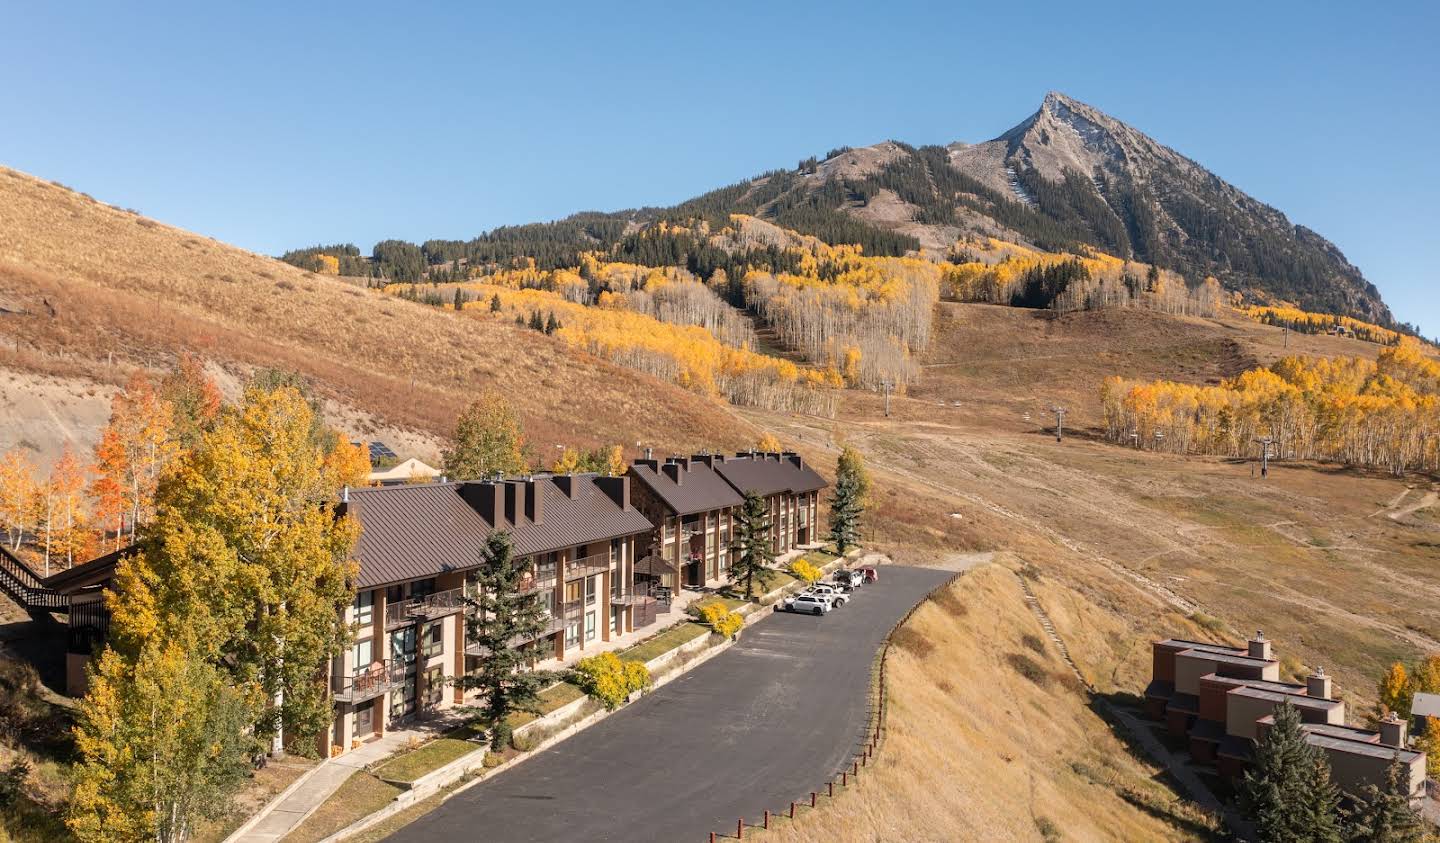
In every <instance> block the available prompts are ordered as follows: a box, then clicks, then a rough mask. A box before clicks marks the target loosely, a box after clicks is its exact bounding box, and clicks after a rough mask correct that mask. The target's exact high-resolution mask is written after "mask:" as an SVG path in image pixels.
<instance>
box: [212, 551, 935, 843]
mask: <svg viewBox="0 0 1440 843" xmlns="http://www.w3.org/2000/svg"><path fill="white" fill-rule="evenodd" d="M859 555H860V554H859V549H858V548H856V549H854V550H851V551H850V552H848V553H846V554H845V555H844V556H841V557H839V558H837V559H835V560H833V561H831V562H828V563H826V564H825V565H823V566H821V570H822V571H824V572H826V573H829V572H831V571H833V570H835V569H836V568H838V567H841V566H843V565H844V564H845V563H846V562H847V561H853V560H854V559H856V558H858V557H859ZM798 588H800V583H799V582H798V581H796V582H792V583H789V584H787V585H783V586H781V587H780V588H777V589H775V590H774V591H771V592H768V593H766V594H764V595H761V596H760V597H757V598H756V600H755V602H754V603H747V604H746V605H745V606H743V607H741V610H737V612H739V613H740V614H741V616H742V617H743V618H744V620H745V626H746V627H749V626H751V625H753V624H756V623H759V622H760V621H762V620H764V619H765V618H767V617H769V616H770V615H771V614H772V613H771V612H769V611H765V610H766V609H769V608H770V607H771V605H773V603H774V600H775V599H778V598H779V597H780V596H781V595H783V594H785V593H786V592H787V591H790V590H795V589H798ZM772 598H774V599H772ZM766 600H769V601H770V602H768V603H767V602H765V601H766ZM742 610H743V611H742ZM911 611H912V612H913V611H914V610H913V609H912V610H911ZM907 617H908V616H907ZM713 637H714V633H709V634H706V635H703V636H701V637H699V638H696V639H695V640H694V641H687V642H685V643H684V644H681V645H680V646H679V647H676V648H675V649H673V650H670V651H669V652H667V653H661V654H660V655H658V656H656V657H655V658H653V659H651V660H650V661H648V662H646V663H645V666H646V667H647V668H650V669H651V671H652V673H653V672H654V671H656V670H663V669H664V668H666V667H668V666H669V665H670V663H671V662H674V661H676V660H677V659H680V658H682V657H683V656H687V655H692V654H694V655H695V657H694V658H689V659H687V660H685V661H682V662H681V663H680V666H679V667H678V668H676V669H673V670H669V671H667V672H666V673H664V674H663V675H660V676H657V677H655V678H654V681H653V683H652V684H651V686H650V689H649V690H648V691H646V692H645V693H652V692H654V691H655V690H656V689H657V688H660V687H662V686H664V685H666V684H668V683H670V682H672V681H674V680H676V679H678V678H680V677H681V676H684V675H685V674H686V673H688V672H690V671H691V670H693V669H695V668H697V667H699V666H700V665H702V664H704V663H705V662H707V661H709V660H710V659H713V658H715V657H716V656H718V655H720V654H721V653H723V652H725V651H726V650H728V649H730V647H732V646H734V644H735V639H733V638H732V639H725V640H723V641H718V642H717V641H712V640H711V639H712V638H713ZM657 662H658V663H659V664H657ZM652 665H655V667H651V666H652ZM587 702H591V699H590V697H588V696H586V697H581V698H580V699H578V700H575V701H574V702H571V703H567V704H566V705H564V706H562V707H560V708H557V709H556V710H554V711H552V712H550V713H549V714H546V715H544V716H543V717H537V718H536V719H534V720H532V721H530V722H529V723H526V724H525V725H524V726H521V727H520V728H518V729H516V730H515V733H516V734H522V733H523V732H525V731H528V730H531V729H534V728H538V727H539V726H540V725H541V724H542V723H546V722H552V723H553V722H559V721H563V720H564V719H565V717H567V716H569V715H571V714H573V713H574V710H578V709H579V708H581V707H583V705H584V704H585V703H587ZM627 704H628V703H627ZM624 708H625V706H623V705H622V706H620V707H619V708H616V709H615V710H614V711H607V710H605V709H603V708H602V709H601V710H600V711H597V712H595V713H594V714H591V715H589V716H587V717H585V718H583V719H582V720H579V721H577V722H575V723H572V724H571V725H569V726H567V727H565V728H564V729H562V730H561V731H560V732H558V733H556V734H554V735H552V736H551V737H550V738H548V739H546V740H545V741H544V742H543V743H541V744H539V745H537V746H536V747H534V748H533V749H531V750H530V751H529V752H525V753H521V754H520V755H519V756H517V757H516V758H515V759H513V760H512V761H510V762H507V763H505V764H502V765H500V766H499V767H492V768H488V769H485V768H483V767H482V764H483V762H484V758H485V753H486V752H488V751H489V748H488V747H477V749H476V750H475V751H474V752H472V753H470V754H468V755H464V756H461V757H460V758H457V759H455V760H454V761H452V762H450V763H449V764H447V765H446V766H444V767H441V768H439V769H437V770H432V771H431V772H429V773H426V774H425V775H424V776H421V777H420V778H419V779H416V780H415V781H413V782H408V783H407V782H391V783H392V784H396V785H399V786H402V787H407V788H408V789H407V790H405V791H404V792H403V793H400V794H398V795H397V796H396V797H395V799H394V800H393V801H392V802H390V803H389V804H388V805H386V806H385V807H383V808H381V809H380V810H378V811H375V812H373V813H371V814H368V815H366V816H364V817H361V818H360V819H358V820H356V821H355V822H353V823H351V824H350V825H348V826H346V827H345V828H342V829H340V830H339V831H337V832H335V833H334V834H331V835H330V836H328V837H326V838H324V839H322V840H321V841H320V843H340V841H343V840H346V839H349V838H350V837H353V836H354V835H357V834H359V833H361V832H363V831H365V830H367V829H369V828H371V827H372V826H375V825H377V824H378V823H380V822H383V821H384V820H387V819H389V818H390V817H393V816H395V815H396V814H398V813H401V812H402V811H405V810H406V809H408V808H411V807H413V806H415V805H416V804H418V803H420V802H423V801H424V800H426V799H429V798H431V797H432V796H435V795H436V794H438V793H441V792H442V791H443V790H444V788H445V787H447V786H448V785H451V784H453V783H455V782H456V781H459V780H461V779H463V778H465V776H467V775H472V774H473V777H472V778H471V779H470V780H469V781H466V782H464V783H463V784H461V785H460V786H459V787H456V788H455V789H454V790H451V791H450V792H449V793H446V794H444V798H442V799H441V800H440V801H441V803H444V802H446V801H449V799H450V798H451V797H453V796H455V795H456V794H459V793H463V792H464V791H466V790H469V789H470V788H472V787H474V786H475V785H477V784H480V783H481V782H484V781H487V780H489V779H490V778H491V777H492V776H496V775H499V774H500V773H503V772H505V771H507V770H512V769H514V768H515V767H516V766H518V765H519V764H521V763H523V762H524V761H526V760H527V759H529V758H531V757H533V756H536V755H539V754H540V753H541V752H544V751H545V750H547V749H549V748H551V747H553V746H554V745H555V744H558V743H560V742H561V741H563V740H565V739H566V738H569V737H571V736H572V735H574V734H576V733H578V732H580V731H582V730H584V729H587V728H589V727H590V726H593V725H594V724H596V723H598V722H600V721H601V720H604V719H605V718H606V717H609V716H610V715H612V714H615V713H616V712H618V711H622V710H624ZM476 768H480V771H479V772H478V773H477V772H475V770H476ZM316 769H318V767H317V768H316ZM312 772H313V771H312ZM356 772H364V771H362V770H358V769H357V771H356ZM306 775H309V774H308V773H307V774H306ZM371 775H374V774H373V773H372V774H371ZM376 778H380V777H379V776H376ZM427 779H429V780H428V781H427ZM381 780H382V781H386V780H385V779H381ZM298 784H299V781H298V780H297V782H295V783H294V784H292V787H293V786H295V785H298ZM287 790H288V789H287ZM271 804H278V799H277V800H272V802H271ZM320 804H324V803H323V802H322V803H320ZM318 808H319V805H316V806H315V808H312V809H311V811H310V812H308V813H307V814H306V817H308V816H309V814H310V813H314V811H315V810H316V809H318ZM304 819H305V818H304V817H302V818H301V822H303V821H304ZM254 821H255V822H258V821H259V816H258V815H257V817H256V818H254ZM299 826H300V823H299V822H297V823H296V824H295V828H299ZM292 830H293V829H292ZM225 843H231V842H230V840H229V839H228V838H227V840H226V841H225Z"/></svg>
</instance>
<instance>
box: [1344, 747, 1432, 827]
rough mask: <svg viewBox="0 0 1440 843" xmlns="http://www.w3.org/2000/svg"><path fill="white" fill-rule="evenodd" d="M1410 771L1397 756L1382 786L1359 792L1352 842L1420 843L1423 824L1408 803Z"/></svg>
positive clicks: (1397, 755)
mask: <svg viewBox="0 0 1440 843" xmlns="http://www.w3.org/2000/svg"><path fill="white" fill-rule="evenodd" d="M1409 790H1410V771H1409V770H1408V769H1407V768H1406V767H1405V765H1403V764H1401V763H1400V753H1399V752H1396V753H1395V757H1394V758H1393V759H1392V760H1391V762H1390V768H1389V770H1388V771H1387V772H1386V776H1385V786H1384V787H1378V786H1376V785H1373V784H1372V785H1368V786H1367V787H1365V789H1364V790H1363V791H1362V792H1361V794H1360V796H1359V799H1358V800H1357V801H1358V802H1359V805H1360V807H1359V809H1358V810H1357V811H1356V813H1355V816H1354V818H1353V820H1352V824H1351V839H1352V840H1364V841H1366V843H1419V841H1421V840H1424V839H1425V823H1424V820H1422V819H1421V817H1420V813H1419V812H1418V811H1416V810H1415V807H1414V806H1413V805H1412V804H1411V802H1410V792H1409Z"/></svg>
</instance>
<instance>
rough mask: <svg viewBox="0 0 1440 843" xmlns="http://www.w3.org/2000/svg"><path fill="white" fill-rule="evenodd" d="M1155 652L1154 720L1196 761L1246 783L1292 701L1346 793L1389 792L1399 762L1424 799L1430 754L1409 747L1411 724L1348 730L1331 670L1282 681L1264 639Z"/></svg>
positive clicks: (1148, 705)
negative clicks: (1260, 748) (1261, 744)
mask: <svg viewBox="0 0 1440 843" xmlns="http://www.w3.org/2000/svg"><path fill="white" fill-rule="evenodd" d="M1151 649H1152V668H1153V676H1152V679H1151V681H1150V685H1149V687H1147V688H1146V689H1145V709H1146V713H1147V714H1148V715H1149V716H1150V717H1152V718H1154V719H1156V720H1164V721H1165V724H1166V727H1167V729H1168V731H1169V732H1170V733H1171V734H1172V735H1174V736H1175V737H1177V738H1181V739H1185V740H1188V742H1189V748H1190V755H1191V757H1192V758H1194V759H1195V761H1197V762H1199V763H1202V764H1213V765H1214V766H1215V767H1216V768H1217V769H1218V770H1219V771H1220V772H1221V773H1222V774H1224V775H1226V776H1228V777H1230V778H1232V779H1235V778H1239V777H1241V776H1243V775H1244V773H1245V770H1246V769H1247V768H1248V767H1249V765H1250V762H1251V758H1252V757H1253V753H1254V750H1255V745H1256V743H1257V742H1258V741H1260V740H1263V739H1264V737H1265V733H1266V731H1267V730H1268V729H1269V728H1270V727H1271V726H1273V725H1274V723H1275V712H1276V710H1277V709H1278V708H1279V707H1280V706H1281V705H1283V704H1285V703H1287V702H1288V703H1290V704H1291V705H1292V706H1294V707H1295V708H1296V709H1297V710H1298V711H1299V713H1300V719H1301V721H1302V725H1301V729H1303V730H1304V732H1305V741H1306V742H1307V743H1309V744H1311V745H1312V746H1315V747H1318V748H1320V749H1323V750H1324V751H1325V755H1326V757H1327V758H1328V759H1329V761H1330V769H1331V775H1332V776H1333V777H1334V780H1335V783H1336V784H1337V785H1339V786H1340V788H1341V789H1342V790H1344V791H1346V792H1347V793H1350V794H1357V793H1359V792H1360V791H1361V788H1363V787H1364V786H1365V785H1367V784H1374V785H1379V786H1384V784H1385V782H1386V775H1387V771H1388V768H1389V765H1390V763H1391V761H1392V760H1393V759H1396V758H1398V759H1399V760H1400V763H1401V764H1402V765H1404V767H1405V769H1406V771H1407V773H1408V782H1409V789H1410V793H1411V796H1412V798H1414V799H1419V798H1420V797H1421V796H1423V795H1424V788H1425V753H1423V752H1417V751H1415V750H1412V749H1410V748H1409V747H1408V742H1407V740H1406V734H1405V733H1406V728H1405V725H1406V724H1405V723H1403V722H1402V721H1400V720H1397V719H1394V718H1390V719H1387V720H1385V721H1382V722H1381V723H1380V728H1379V730H1378V731H1372V730H1369V729H1359V728H1355V727H1353V726H1348V725H1346V723H1345V703H1344V702H1343V701H1341V700H1338V699H1335V697H1334V688H1333V686H1332V683H1331V678H1330V677H1329V676H1327V675H1326V674H1325V670H1324V668H1317V669H1316V671H1315V673H1313V674H1311V675H1310V677H1309V678H1307V679H1306V681H1305V684H1303V685H1301V684H1298V683H1292V682H1282V681H1280V663H1279V662H1278V661H1276V660H1275V657H1274V653H1273V652H1272V650H1271V646H1270V642H1269V641H1268V640H1266V639H1265V636H1264V635H1263V634H1262V633H1259V632H1257V633H1255V637H1254V638H1252V639H1251V640H1250V641H1249V642H1247V643H1246V646H1245V647H1230V646H1226V645H1224V644H1210V643H1205V642H1201V641H1184V640H1179V639H1173V638H1172V639H1167V640H1165V641H1156V642H1155V643H1154V644H1153V645H1152V647H1151Z"/></svg>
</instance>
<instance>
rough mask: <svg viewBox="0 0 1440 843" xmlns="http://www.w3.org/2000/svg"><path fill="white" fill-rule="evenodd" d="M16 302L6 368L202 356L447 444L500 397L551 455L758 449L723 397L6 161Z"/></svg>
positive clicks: (5, 221) (3, 211) (84, 375)
mask: <svg viewBox="0 0 1440 843" xmlns="http://www.w3.org/2000/svg"><path fill="white" fill-rule="evenodd" d="M0 306H4V307H5V308H7V309H8V310H11V311H13V310H22V311H24V312H23V313H13V312H4V311H0V334H3V336H4V342H3V343H0V367H3V368H8V369H10V370H12V371H18V372H21V373H30V374H41V375H46V376H62V377H72V378H79V379H82V380H85V381H90V382H94V383H97V384H100V385H104V384H111V385H113V384H116V383H118V382H120V381H122V380H123V378H124V377H125V369H126V368H128V367H129V366H134V365H139V366H146V367H163V366H165V365H167V364H168V363H169V361H170V360H171V359H172V355H173V354H174V353H175V352H176V351H179V350H182V349H190V350H193V351H196V352H198V353H200V354H202V355H205V356H206V357H209V358H211V359H214V360H217V361H219V362H220V363H222V364H225V365H227V366H228V367H231V368H234V369H235V370H237V371H244V370H246V369H248V368H250V367H256V366H282V367H286V368H291V369H295V370H298V371H300V372H302V373H304V374H306V375H308V376H310V377H312V378H313V379H314V380H315V381H316V382H317V383H318V384H320V387H321V389H322V390H323V391H324V392H325V393H326V394H327V395H328V397H331V398H333V399H335V400H336V401H338V402H340V403H341V404H342V405H345V406H347V407H350V408H355V409H358V410H362V411H367V412H368V413H371V414H374V415H375V416H378V417H380V418H381V419H383V420H384V421H385V422H387V423H388V424H392V425H397V426H400V427H407V428H412V429H416V430H421V431H430V432H437V433H444V432H446V431H448V430H449V428H450V425H451V424H452V422H453V420H454V417H455V415H456V413H457V412H458V411H459V410H460V408H461V407H462V406H463V404H464V403H465V401H466V400H467V398H468V397H469V396H471V395H473V393H474V392H475V391H476V390H478V389H479V388H481V387H485V386H494V387H497V388H499V389H501V390H502V391H504V392H505V393H506V394H507V395H509V396H510V397H511V399H512V400H513V401H514V402H515V403H516V405H517V408H518V409H519V411H520V412H521V414H522V416H523V417H524V420H525V422H526V427H527V430H528V431H529V433H530V435H531V438H532V439H533V440H534V441H535V442H536V444H537V446H538V447H539V449H540V450H541V451H544V450H545V449H548V448H549V446H550V445H551V444H552V443H559V442H565V443H570V444H576V445H583V446H593V445H598V444H602V443H608V442H623V443H625V444H627V445H633V443H635V442H636V440H637V439H643V440H644V441H645V444H649V445H656V446H662V447H663V446H673V447H677V448H698V447H701V446H711V447H714V446H732V445H738V444H743V443H746V442H748V441H751V440H752V439H753V436H751V435H750V432H749V431H745V430H742V429H736V427H735V425H734V423H733V421H732V420H730V419H727V418H726V417H725V416H724V414H723V413H720V412H717V411H716V405H715V404H714V402H712V401H709V400H707V399H703V398H700V397H697V396H695V395H693V394H691V393H688V392H685V391H683V390H681V389H679V388H677V387H673V386H670V385H667V384H663V383H661V382H659V381H657V380H655V379H653V378H650V377H647V376H644V375H640V374H637V373H635V372H632V371H629V370H626V369H622V368H619V367H617V366H613V365H610V364H608V363H605V362H603V361H600V360H596V359H594V358H591V357H589V356H588V355H583V354H577V353H575V352H574V351H571V350H569V349H567V348H565V347H564V346H563V345H562V344H560V343H559V342H557V341H554V340H551V339H549V338H547V337H543V336H540V335H538V334H536V333H535V332H533V331H526V330H523V329H519V328H515V327H513V326H510V325H501V324H483V325H480V324H476V323H475V322H474V321H472V320H461V319H458V318H456V317H455V315H454V314H451V313H446V312H443V311H437V310H435V309H433V308H429V307H425V306H422V305H418V304H413V303H409V302H403V301H397V300H394V299H391V298H387V297H385V296H383V295H382V294H380V293H379V292H372V291H369V290H364V289H361V288H359V287H356V286H354V285H351V284H348V283H346V282H344V281H342V280H339V279H336V278H332V277H325V276H319V275H314V274H312V273H307V272H303V271H301V270H298V269H295V268H294V267H291V266H289V265H287V264H283V263H280V262H279V261H276V260H272V259H270V258H266V257H263V256H259V255H255V254H252V253H249V252H246V251H243V250H241V249H237V248H234V247H231V246H226V245H224V244H221V243H218V242H216V241H214V240H210V239H208V238H204V237H201V236H198V235H195V234H191V233H188V232H185V231H182V230H179V229H175V228H171V227H169V226H165V225H162V224H159V223H156V222H154V221H153V220H149V219H146V218H144V217H140V216H137V215H135V214H132V213H129V212H125V211H121V210H117V209H114V208H111V207H108V206H106V205H103V204H100V203H98V202H96V201H94V200H92V199H90V198H88V197H86V196H84V195H82V194H78V193H74V192H72V191H70V190H68V189H65V188H62V187H58V186H56V185H53V184H50V183H47V182H44V181H41V180H39V179H35V178H33V177H30V176H27V175H25V174H22V173H19V172H16V171H13V170H7V169H3V168H0ZM112 354H113V355H114V358H115V360H116V361H117V362H118V364H119V365H116V366H109V365H107V363H108V362H109V360H110V355H112ZM355 432H357V433H358V432H360V431H355ZM13 444H15V443H13V442H9V441H0V446H10V445H13ZM37 444H39V443H37Z"/></svg>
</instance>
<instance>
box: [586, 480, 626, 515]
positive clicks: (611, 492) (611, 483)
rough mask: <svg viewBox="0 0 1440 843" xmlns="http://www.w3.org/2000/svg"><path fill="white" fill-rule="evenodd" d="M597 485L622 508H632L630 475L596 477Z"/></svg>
mask: <svg viewBox="0 0 1440 843" xmlns="http://www.w3.org/2000/svg"><path fill="white" fill-rule="evenodd" d="M595 486H596V487H597V488H598V489H599V490H600V491H601V492H604V493H605V496H606V497H608V498H609V499H610V500H612V501H614V502H615V505H616V506H618V507H620V508H621V509H625V510H628V509H629V508H630V478H629V477H596V478H595Z"/></svg>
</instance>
